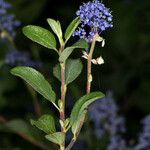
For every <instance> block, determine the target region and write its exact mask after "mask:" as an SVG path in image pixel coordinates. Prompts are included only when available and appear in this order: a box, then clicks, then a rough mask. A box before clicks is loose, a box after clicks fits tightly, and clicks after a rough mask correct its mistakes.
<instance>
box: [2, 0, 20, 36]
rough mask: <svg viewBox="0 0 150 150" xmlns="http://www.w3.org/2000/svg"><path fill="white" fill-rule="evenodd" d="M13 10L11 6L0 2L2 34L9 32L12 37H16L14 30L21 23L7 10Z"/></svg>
mask: <svg viewBox="0 0 150 150" xmlns="http://www.w3.org/2000/svg"><path fill="white" fill-rule="evenodd" d="M9 8H11V4H10V3H8V2H5V1H4V0H0V32H2V31H7V32H8V33H9V34H10V35H11V36H13V37H14V36H15V35H16V32H15V31H14V29H15V28H16V27H18V26H19V25H20V21H18V20H16V19H15V15H14V14H8V13H7V10H8V9H9Z"/></svg>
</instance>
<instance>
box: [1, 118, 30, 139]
mask: <svg viewBox="0 0 150 150" xmlns="http://www.w3.org/2000/svg"><path fill="white" fill-rule="evenodd" d="M4 126H5V127H6V128H7V130H11V131H12V132H14V133H23V134H26V135H28V136H31V132H30V130H31V128H30V126H29V124H27V123H26V122H25V121H23V120H21V119H14V120H11V121H9V122H7V123H5V124H4Z"/></svg>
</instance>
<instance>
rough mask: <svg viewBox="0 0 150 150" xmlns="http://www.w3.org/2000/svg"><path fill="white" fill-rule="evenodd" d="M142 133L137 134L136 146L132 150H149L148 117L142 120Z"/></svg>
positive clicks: (149, 118)
mask: <svg viewBox="0 0 150 150" xmlns="http://www.w3.org/2000/svg"><path fill="white" fill-rule="evenodd" d="M142 124H143V131H142V132H141V133H140V134H139V139H138V144H137V145H136V146H135V148H134V150H149V149H150V115H148V116H147V117H145V118H144V119H143V120H142Z"/></svg>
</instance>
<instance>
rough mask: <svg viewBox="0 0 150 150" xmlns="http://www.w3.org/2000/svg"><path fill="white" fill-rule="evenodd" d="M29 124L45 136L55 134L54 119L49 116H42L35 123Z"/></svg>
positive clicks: (32, 121)
mask: <svg viewBox="0 0 150 150" xmlns="http://www.w3.org/2000/svg"><path fill="white" fill-rule="evenodd" d="M31 124H32V125H35V126H36V127H37V128H39V129H40V130H42V131H44V132H45V133H47V134H51V133H54V132H56V129H55V122H54V118H53V117H52V116H51V115H47V114H45V115H43V116H41V117H40V118H39V119H38V120H37V121H34V120H31Z"/></svg>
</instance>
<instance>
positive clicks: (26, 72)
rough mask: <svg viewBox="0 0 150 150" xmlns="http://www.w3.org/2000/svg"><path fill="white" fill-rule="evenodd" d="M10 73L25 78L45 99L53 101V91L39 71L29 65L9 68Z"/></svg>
mask: <svg viewBox="0 0 150 150" xmlns="http://www.w3.org/2000/svg"><path fill="white" fill-rule="evenodd" d="M11 73H12V74H13V75H15V76H18V77H20V78H22V79H23V80H25V81H26V82H27V83H28V84H30V85H31V86H32V87H33V88H34V90H36V91H37V92H38V93H40V94H41V95H42V96H43V97H45V98H46V99H47V100H49V101H51V102H52V103H54V102H55V99H56V95H55V92H54V91H53V90H52V87H51V85H50V84H49V83H48V81H47V80H46V79H45V78H44V76H43V75H42V74H41V73H40V72H38V71H36V70H35V69H33V68H31V67H15V68H13V69H12V70H11Z"/></svg>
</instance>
